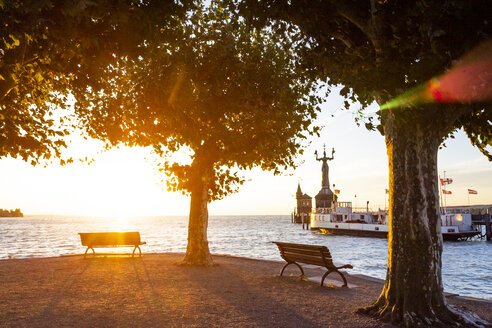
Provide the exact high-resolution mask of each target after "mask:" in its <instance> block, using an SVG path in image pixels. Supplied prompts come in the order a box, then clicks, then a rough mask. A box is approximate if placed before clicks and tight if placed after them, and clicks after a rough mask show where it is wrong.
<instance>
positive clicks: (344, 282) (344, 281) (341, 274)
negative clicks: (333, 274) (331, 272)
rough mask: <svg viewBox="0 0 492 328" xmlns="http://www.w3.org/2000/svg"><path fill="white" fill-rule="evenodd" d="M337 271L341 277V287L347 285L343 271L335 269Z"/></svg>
mask: <svg viewBox="0 0 492 328" xmlns="http://www.w3.org/2000/svg"><path fill="white" fill-rule="evenodd" d="M337 273H338V274H339V275H340V276H341V277H342V279H343V286H342V287H348V286H347V279H345V276H344V275H343V273H341V272H340V271H338V270H337Z"/></svg>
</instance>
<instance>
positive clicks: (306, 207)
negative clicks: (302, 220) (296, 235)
mask: <svg viewBox="0 0 492 328" xmlns="http://www.w3.org/2000/svg"><path fill="white" fill-rule="evenodd" d="M296 200H297V215H296V216H297V217H300V216H302V215H304V216H305V217H306V218H309V215H310V213H311V208H312V207H313V198H312V197H311V196H309V195H308V194H303V193H302V190H301V184H300V183H298V184H297V192H296Z"/></svg>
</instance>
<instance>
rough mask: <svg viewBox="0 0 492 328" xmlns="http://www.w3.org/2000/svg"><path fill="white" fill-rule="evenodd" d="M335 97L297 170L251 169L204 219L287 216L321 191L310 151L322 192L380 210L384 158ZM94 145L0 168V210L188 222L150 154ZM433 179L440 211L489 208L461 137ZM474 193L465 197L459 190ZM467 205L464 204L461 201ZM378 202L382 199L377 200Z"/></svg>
mask: <svg viewBox="0 0 492 328" xmlns="http://www.w3.org/2000/svg"><path fill="white" fill-rule="evenodd" d="M342 107H343V99H342V98H341V97H340V96H338V95H336V92H335V93H333V94H332V95H330V96H329V97H328V98H327V101H326V103H325V104H324V105H323V106H322V112H321V114H320V116H319V118H318V120H317V122H316V123H317V124H318V125H321V126H324V128H323V130H322V132H321V136H320V137H319V138H318V137H313V138H311V139H310V140H309V142H310V144H309V145H308V146H307V148H306V149H305V151H304V154H303V155H302V156H300V157H299V158H298V160H299V162H301V165H300V166H298V168H296V169H295V170H294V169H291V170H289V171H287V172H284V173H283V174H282V175H280V176H274V175H273V173H271V172H264V171H261V170H259V169H254V170H252V171H247V172H244V175H245V177H246V178H247V181H246V182H245V184H244V185H243V186H242V187H241V188H240V191H239V192H238V193H236V194H233V195H230V196H228V197H226V198H225V199H223V200H220V201H216V202H213V203H211V204H210V205H209V214H210V215H290V213H291V212H292V211H293V209H294V207H295V192H296V189H297V184H298V183H300V184H301V188H302V191H303V192H304V193H307V194H309V195H310V196H312V197H314V196H315V195H316V194H317V193H318V191H319V190H320V188H321V162H318V161H316V160H315V155H314V151H315V150H317V151H318V153H319V154H322V151H323V145H326V150H327V154H328V155H331V149H332V148H334V149H335V158H334V160H333V161H330V162H329V168H330V171H329V179H330V185H333V184H335V188H336V189H339V190H340V195H339V200H340V201H351V202H352V203H353V206H355V207H365V206H366V202H367V201H369V207H370V208H372V209H375V210H376V209H378V208H384V207H385V206H388V200H387V195H386V194H385V189H386V188H388V158H387V155H386V147H385V143H384V137H383V136H381V135H380V134H379V132H377V131H368V130H366V129H365V128H364V127H358V126H357V125H356V123H355V120H354V115H355V114H354V113H355V108H353V109H352V110H351V111H347V110H342V109H341V108H342ZM95 145H97V142H94V141H89V142H87V141H83V140H82V139H81V140H78V139H76V140H75V141H74V142H73V144H72V145H71V148H70V149H69V150H70V151H74V152H77V151H80V150H82V151H84V152H88V153H89V154H91V152H92V155H93V156H94V158H95V161H94V162H93V163H92V164H90V165H88V164H87V163H74V164H71V165H66V166H63V167H61V166H59V165H49V166H47V167H43V166H36V167H33V166H31V165H29V164H27V163H25V162H23V161H22V160H17V159H12V158H3V159H1V160H0V208H4V209H15V208H20V209H21V210H22V211H23V213H24V215H68V216H70V215H77V216H78V215H80V216H112V217H114V216H118V217H122V216H169V215H188V213H189V198H188V197H186V196H183V195H181V194H180V193H170V192H167V191H166V186H165V183H163V182H162V179H163V178H164V177H163V176H162V174H160V173H159V172H158V170H157V168H156V165H155V159H153V158H152V154H151V152H150V150H148V149H143V148H128V147H120V148H119V149H112V150H110V151H107V152H102V153H98V151H97V149H98V148H97V147H96V146H95ZM438 163H439V164H438V165H439V172H440V175H441V176H442V175H443V174H444V171H446V177H450V178H452V179H453V183H452V184H451V185H449V186H448V188H447V189H448V190H450V191H451V192H452V194H451V195H448V196H447V197H446V204H447V205H467V204H469V202H470V204H472V205H473V204H492V163H491V162H489V161H488V160H487V158H486V157H485V156H484V155H483V154H481V153H480V151H479V150H478V149H476V148H474V147H473V146H472V145H471V143H470V141H469V140H468V138H467V137H466V135H465V134H464V132H463V131H459V132H458V133H456V137H455V139H448V140H447V141H446V147H445V148H443V149H441V150H440V151H439V154H438ZM468 188H470V189H474V190H477V191H478V194H477V195H468V192H467V189H468ZM468 197H469V198H468ZM385 198H386V199H385Z"/></svg>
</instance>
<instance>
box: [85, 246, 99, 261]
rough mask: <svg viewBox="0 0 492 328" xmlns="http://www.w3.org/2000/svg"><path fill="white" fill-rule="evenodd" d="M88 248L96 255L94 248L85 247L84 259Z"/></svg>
mask: <svg viewBox="0 0 492 328" xmlns="http://www.w3.org/2000/svg"><path fill="white" fill-rule="evenodd" d="M89 249H92V253H93V254H94V256H96V251H95V250H94V248H92V247H90V246H89V247H87V249H86V250H85V253H84V259H85V256H86V255H87V252H88V251H89Z"/></svg>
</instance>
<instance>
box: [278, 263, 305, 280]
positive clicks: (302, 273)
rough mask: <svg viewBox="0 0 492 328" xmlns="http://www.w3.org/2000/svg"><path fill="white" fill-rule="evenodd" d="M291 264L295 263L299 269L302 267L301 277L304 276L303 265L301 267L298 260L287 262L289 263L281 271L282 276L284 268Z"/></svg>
mask: <svg viewBox="0 0 492 328" xmlns="http://www.w3.org/2000/svg"><path fill="white" fill-rule="evenodd" d="M289 264H295V265H297V267H298V268H299V269H301V277H304V270H303V269H302V267H301V266H300V265H299V264H297V263H296V262H287V263H286V264H285V265H284V267H283V268H282V270H281V271H280V276H282V275H283V274H284V270H285V268H286V267H287V266H288V265H289Z"/></svg>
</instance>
